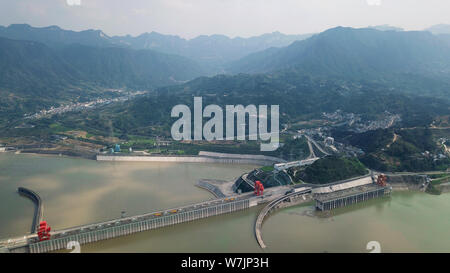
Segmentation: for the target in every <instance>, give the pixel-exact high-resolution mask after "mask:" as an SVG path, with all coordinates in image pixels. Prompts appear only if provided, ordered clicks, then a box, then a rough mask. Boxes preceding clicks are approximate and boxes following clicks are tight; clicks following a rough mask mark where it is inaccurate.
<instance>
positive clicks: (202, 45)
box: [112, 32, 311, 65]
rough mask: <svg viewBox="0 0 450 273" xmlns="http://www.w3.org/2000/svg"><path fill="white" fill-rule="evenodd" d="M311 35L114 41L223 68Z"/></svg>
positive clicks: (153, 36) (145, 36)
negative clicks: (249, 55)
mask: <svg viewBox="0 0 450 273" xmlns="http://www.w3.org/2000/svg"><path fill="white" fill-rule="evenodd" d="M310 36H311V34H304V35H285V34H282V33H280V32H273V33H267V34H263V35H260V36H254V37H250V38H241V37H236V38H229V37H227V36H224V35H210V36H207V35H201V36H198V37H196V38H193V39H190V40H186V39H183V38H180V37H178V36H173V35H163V34H160V33H157V32H151V33H144V34H141V35H139V36H137V37H132V36H129V35H128V36H114V37H112V39H113V41H114V42H115V43H117V44H122V45H128V46H130V47H131V48H134V49H153V50H157V51H161V52H166V53H172V54H178V55H182V56H186V57H189V58H192V59H194V60H197V61H199V62H202V63H205V64H209V65H220V64H224V63H226V62H229V61H234V60H237V59H239V58H242V57H244V56H246V55H248V54H250V53H254V52H258V51H261V50H265V49H267V48H271V47H284V46H288V45H289V44H291V43H292V42H294V41H298V40H303V39H306V38H309V37H310Z"/></svg>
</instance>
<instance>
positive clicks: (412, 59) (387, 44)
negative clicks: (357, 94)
mask: <svg viewBox="0 0 450 273" xmlns="http://www.w3.org/2000/svg"><path fill="white" fill-rule="evenodd" d="M283 69H295V70H298V71H303V72H304V73H308V74H313V75H324V76H343V77H346V78H354V79H355V78H357V79H360V78H363V77H367V78H373V77H378V78H379V77H385V76H390V75H393V74H397V75H398V74H400V73H411V74H420V75H434V74H442V75H447V76H448V75H449V73H450V47H449V45H448V44H447V43H445V42H443V40H442V39H440V37H438V36H435V35H433V34H431V33H430V32H426V31H379V30H375V29H370V28H366V29H353V28H344V27H337V28H333V29H329V30H327V31H325V32H322V33H320V34H317V35H314V36H313V37H311V38H309V39H307V40H303V41H297V42H294V43H293V44H291V45H290V46H287V47H284V48H271V49H267V50H265V51H262V52H257V53H253V54H250V55H249V56H247V57H244V58H242V59H240V60H238V61H236V62H234V63H232V64H230V65H229V66H228V70H229V72H230V73H271V72H275V71H278V70H283Z"/></svg>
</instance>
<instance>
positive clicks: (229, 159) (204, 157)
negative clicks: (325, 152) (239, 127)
mask: <svg viewBox="0 0 450 273" xmlns="http://www.w3.org/2000/svg"><path fill="white" fill-rule="evenodd" d="M96 159H97V161H129V162H176V163H224V164H251V165H273V164H275V163H279V162H281V161H282V160H283V159H280V158H276V157H270V156H262V155H241V154H220V153H210V152H200V153H199V155H197V156H159V155H158V156H148V155H115V154H111V155H97V157H96Z"/></svg>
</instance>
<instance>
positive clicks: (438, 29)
mask: <svg viewBox="0 0 450 273" xmlns="http://www.w3.org/2000/svg"><path fill="white" fill-rule="evenodd" d="M425 30H427V31H429V32H431V33H433V34H450V25H446V24H439V25H434V26H431V27H429V28H427V29H425Z"/></svg>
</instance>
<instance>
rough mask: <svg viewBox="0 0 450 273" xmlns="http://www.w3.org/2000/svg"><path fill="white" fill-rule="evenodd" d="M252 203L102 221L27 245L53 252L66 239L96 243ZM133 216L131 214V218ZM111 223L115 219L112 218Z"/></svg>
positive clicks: (245, 207)
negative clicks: (96, 226)
mask: <svg viewBox="0 0 450 273" xmlns="http://www.w3.org/2000/svg"><path fill="white" fill-rule="evenodd" d="M252 205H254V204H253V203H252V202H251V200H250V199H249V198H247V199H243V200H237V201H234V202H227V203H220V204H215V205H211V206H206V207H202V208H198V209H194V210H189V211H181V212H179V213H175V214H171V215H166V216H160V217H152V218H145V217H143V218H142V219H137V218H138V217H136V220H135V221H132V222H130V223H126V224H120V225H114V223H109V224H102V228H99V229H96V230H92V229H91V228H89V227H79V228H77V229H72V230H70V232H71V233H72V234H70V235H69V234H65V235H63V236H61V237H60V238H55V237H54V236H52V239H50V240H47V241H41V242H35V243H30V244H29V245H28V247H29V252H30V253H44V252H50V251H56V250H59V249H66V247H67V245H68V244H69V242H72V241H75V242H78V243H79V244H80V245H82V244H87V243H92V242H97V241H101V240H107V239H111V238H115V237H119V236H125V235H129V234H133V233H137V232H142V231H146V230H152V229H157V228H162V227H166V226H171V225H175V224H180V223H185V222H190V221H194V220H198V219H203V218H207V217H211V216H216V215H221V214H226V213H231V212H235V211H239V210H244V209H247V208H249V207H251V206H252ZM133 218H134V217H133ZM113 222H114V221H113Z"/></svg>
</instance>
